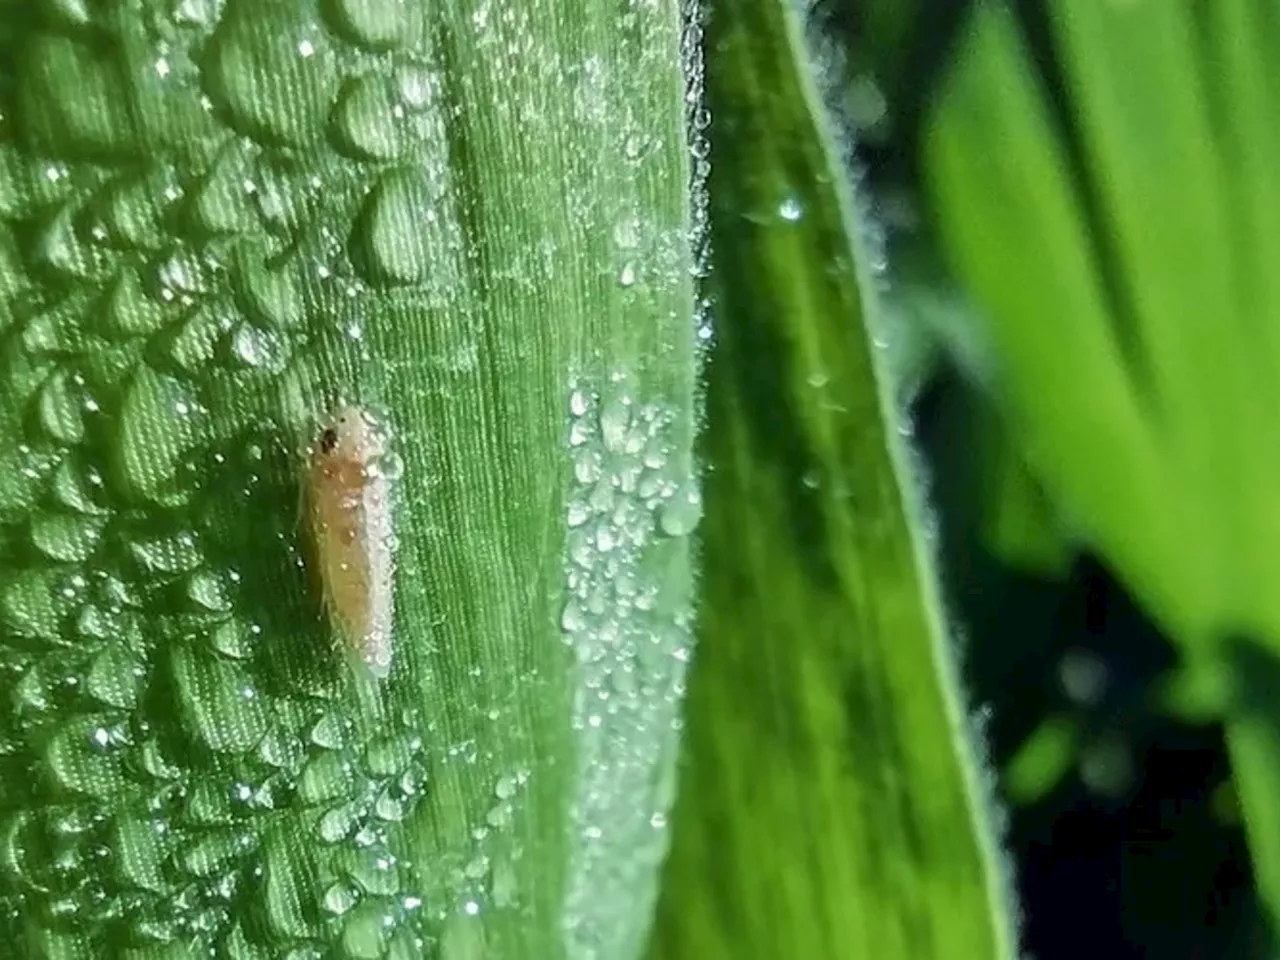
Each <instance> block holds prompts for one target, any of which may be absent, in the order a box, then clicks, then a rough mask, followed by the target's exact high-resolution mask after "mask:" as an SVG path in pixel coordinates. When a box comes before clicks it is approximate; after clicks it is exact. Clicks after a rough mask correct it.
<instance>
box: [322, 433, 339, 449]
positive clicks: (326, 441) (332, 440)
mask: <svg viewBox="0 0 1280 960" xmlns="http://www.w3.org/2000/svg"><path fill="white" fill-rule="evenodd" d="M337 445H338V431H337V430H335V429H333V427H329V428H328V429H327V430H325V432H324V433H322V434H320V452H321V453H333V448H334V447H336V446H337Z"/></svg>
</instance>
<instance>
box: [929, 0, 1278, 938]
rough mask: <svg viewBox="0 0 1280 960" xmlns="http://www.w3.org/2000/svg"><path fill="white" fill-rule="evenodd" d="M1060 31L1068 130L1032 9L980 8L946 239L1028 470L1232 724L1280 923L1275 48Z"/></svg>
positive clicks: (1168, 10)
mask: <svg viewBox="0 0 1280 960" xmlns="http://www.w3.org/2000/svg"><path fill="white" fill-rule="evenodd" d="M1046 25H1047V27H1048V30H1047V31H1046V33H1045V36H1044V37H1043V38H1042V39H1043V40H1045V41H1046V44H1047V49H1048V51H1050V52H1052V53H1053V54H1054V55H1055V56H1054V58H1049V57H1046V56H1040V57H1039V58H1038V59H1037V61H1035V62H1036V63H1038V64H1041V65H1043V64H1045V63H1047V62H1050V60H1051V59H1052V60H1056V65H1057V66H1059V67H1060V68H1061V70H1060V74H1061V75H1060V77H1059V78H1057V79H1058V80H1060V90H1059V92H1060V94H1061V97H1060V100H1061V106H1062V109H1058V110H1054V109H1053V108H1052V107H1051V104H1052V103H1054V101H1053V99H1052V98H1051V97H1050V96H1049V94H1048V90H1049V89H1050V83H1049V80H1048V78H1046V77H1045V76H1042V73H1041V71H1040V69H1039V68H1038V67H1037V66H1035V65H1033V59H1032V57H1031V55H1030V53H1029V51H1028V49H1027V46H1028V44H1027V40H1026V37H1025V36H1024V31H1023V28H1022V25H1021V24H1020V22H1019V20H1018V18H1017V17H1016V16H1015V15H1014V13H1013V9H1012V5H1011V4H1008V3H1003V2H997V0H988V2H983V3H980V4H978V5H977V7H976V9H975V14H974V18H973V22H972V30H971V32H970V34H969V35H968V36H967V37H966V38H965V42H964V44H963V45H962V48H961V51H960V56H959V59H958V62H957V63H956V65H955V69H954V72H953V75H952V76H951V77H950V78H949V80H948V83H947V85H946V89H945V90H944V91H943V94H942V96H941V97H940V98H939V100H938V104H937V109H936V112H935V114H934V116H933V117H932V118H931V122H930V125H929V130H928V132H927V136H926V150H925V166H926V169H927V171H928V175H929V180H930V185H931V189H932V191H933V194H934V198H935V206H936V210H937V218H938V226H939V228H940V233H941V235H942V236H943V238H944V241H945V245H946V247H947V250H948V253H949V254H950V257H951V259H952V261H953V263H954V264H955V266H956V270H957V273H958V274H959V275H960V277H961V278H962V280H963V281H964V283H965V285H966V287H967V288H968V290H969V292H970V293H971V294H972V296H973V298H974V300H975V301H976V302H977V303H978V305H979V306H980V307H981V309H982V311H983V313H984V314H985V316H986V318H987V321H988V326H989V332H990V335H991V336H990V341H991V343H992V344H993V355H994V356H995V359H996V363H997V366H998V367H999V370H1000V380H1001V390H1002V394H1003V400H1004V405H1005V412H1006V414H1007V417H1008V419H1009V421H1010V422H1011V423H1012V424H1013V425H1014V427H1015V432H1016V435H1017V441H1018V443H1019V444H1020V446H1021V447H1022V448H1023V449H1024V451H1025V452H1026V456H1027V460H1028V462H1029V464H1030V465H1031V466H1032V469H1033V470H1034V472H1035V473H1036V475H1037V476H1038V477H1039V478H1040V479H1041V480H1042V482H1043V484H1044V487H1045V489H1046V490H1047V491H1048V492H1049V494H1050V497H1051V499H1052V500H1053V502H1054V505H1055V506H1056V508H1057V510H1058V511H1059V512H1060V513H1061V514H1062V515H1063V516H1065V517H1066V518H1067V520H1068V522H1069V523H1070V524H1071V525H1072V527H1073V532H1075V533H1077V534H1080V535H1081V536H1082V538H1083V539H1085V540H1087V541H1088V542H1089V543H1090V544H1091V546H1092V547H1093V548H1094V549H1096V550H1098V551H1100V552H1101V553H1103V554H1104V555H1105V556H1106V558H1107V560H1108V562H1109V563H1110V565H1111V566H1112V567H1113V568H1114V569H1116V570H1117V571H1118V573H1119V574H1120V575H1121V576H1122V577H1123V578H1124V579H1125V580H1126V581H1127V583H1128V585H1129V586H1130V587H1131V588H1132V589H1133V590H1134V591H1135V593H1136V594H1137V595H1138V596H1139V597H1141V598H1142V600H1143V601H1144V603H1145V605H1146V606H1147V608H1148V609H1149V610H1150V611H1151V613H1152V614H1153V615H1154V616H1155V617H1156V618H1158V619H1159V620H1160V621H1161V622H1162V624H1163V625H1164V626H1165V627H1166V628H1167V629H1168V630H1169V632H1170V633H1171V635H1172V636H1173V637H1174V638H1175V639H1176V640H1177V641H1178V642H1179V643H1181V644H1182V645H1183V652H1184V662H1185V668H1184V669H1185V673H1184V675H1183V676H1181V677H1179V678H1176V679H1175V680H1174V681H1173V682H1172V683H1171V684H1169V685H1168V686H1167V688H1166V689H1165V690H1163V691H1161V692H1160V693H1159V695H1158V696H1159V697H1160V699H1162V700H1163V701H1164V702H1165V703H1166V704H1167V705H1170V706H1173V707H1175V708H1177V709H1180V710H1181V711H1183V712H1184V713H1185V714H1191V713H1194V714H1196V715H1198V716H1199V717H1200V718H1201V719H1225V720H1226V722H1227V733H1228V739H1229V742H1230V746H1231V754H1232V762H1233V773H1234V776H1235V778H1236V787H1237V789H1238V793H1239V796H1240V798H1241V802H1242V806H1243V810H1244V814H1245V821H1246V824H1247V826H1248V829H1249V836H1250V844H1251V854H1252V860H1253V864H1254V869H1255V871H1256V874H1257V879H1258V886H1259V890H1260V892H1261V894H1262V896H1263V897H1264V899H1265V900H1266V901H1267V903H1268V909H1269V910H1270V912H1271V914H1272V917H1273V919H1274V918H1275V917H1280V821H1278V820H1277V818H1276V816H1275V810H1276V809H1277V807H1278V806H1280V779H1278V778H1277V776H1276V770H1277V758H1278V757H1280V753H1277V751H1276V742H1277V735H1276V730H1277V729H1280V728H1278V727H1277V722H1276V717H1275V716H1274V711H1273V710H1270V709H1266V708H1264V706H1263V705H1264V704H1265V703H1266V702H1267V697H1268V696H1270V695H1271V693H1272V692H1273V691H1272V688H1273V687H1274V677H1273V676H1272V675H1273V674H1274V673H1275V662H1277V655H1278V654H1280V593H1277V591H1276V590H1275V583H1276V581H1277V578H1280V552H1278V551H1277V550H1276V535H1275V531H1276V530H1277V529H1278V523H1280V513H1278V511H1280V498H1277V497H1276V494H1275V489H1276V477H1277V476H1278V475H1280V454H1278V453H1277V451H1280V443H1277V435H1276V429H1277V428H1276V418H1275V415H1274V414H1275V410H1276V409H1277V408H1278V407H1280V393H1277V388H1276V385H1277V383H1280V377H1278V374H1280V278H1278V277H1277V274H1276V270H1275V260H1276V254H1277V251H1280V213H1278V212H1277V211H1278V210H1280V206H1278V205H1277V198H1278V197H1280V176H1278V175H1277V170H1280V140H1278V139H1277V136H1276V133H1275V122H1274V114H1275V109H1274V104H1275V102H1276V93H1277V91H1280V72H1278V71H1277V68H1276V65H1275V62H1274V57H1273V55H1272V54H1273V51H1274V49H1275V46H1276V43H1277V41H1278V40H1280V27H1278V25H1277V22H1276V20H1275V17H1274V16H1273V15H1272V14H1271V13H1270V12H1268V11H1267V10H1266V9H1265V8H1264V5H1261V4H1257V3H1254V2H1251V0H1224V2H1221V3H1213V4H1207V5H1206V4H1199V3H1195V2H1193V0H1178V2H1173V3H1162V4H1114V3H1112V4H1106V3H1103V4H1075V3H1067V2H1065V0H1060V2H1053V3H1050V4H1048V5H1047V20H1046ZM1055 86H1057V84H1055ZM1242 650H1246V651H1248V652H1247V655H1244V654H1242V653H1241V651H1242Z"/></svg>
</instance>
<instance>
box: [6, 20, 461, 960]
mask: <svg viewBox="0 0 1280 960" xmlns="http://www.w3.org/2000/svg"><path fill="white" fill-rule="evenodd" d="M109 6H110V5H104V4H94V3H88V4H86V3H83V2H76V0H73V2H70V3H65V2H54V3H52V4H44V5H43V7H44V8H47V10H46V12H47V13H48V14H49V15H48V16H46V17H41V18H35V19H34V20H33V21H32V22H31V24H28V25H24V26H23V28H22V30H23V31H24V33H23V38H22V39H23V46H24V49H26V50H27V51H28V52H29V53H30V54H31V56H29V57H27V58H25V61H24V63H21V64H16V65H14V66H13V69H12V70H11V71H10V73H9V74H7V77H8V80H9V81H10V82H8V83H7V84H6V85H5V89H4V90H3V91H0V327H3V328H4V333H5V343H4V350H5V364H6V377H5V387H6V391H7V395H6V396H7V399H6V400H5V402H4V403H3V404H0V557H3V560H4V577H3V578H0V579H2V581H3V582H0V652H3V653H4V654H5V656H4V657H3V658H0V661H2V665H0V701H2V702H3V703H5V704H7V705H8V706H7V707H6V708H5V709H3V710H0V779H3V780H4V781H5V783H6V784H7V786H6V799H7V800H8V801H9V806H8V807H7V808H6V810H5V811H3V812H0V831H3V832H4V837H5V841H6V845H5V850H6V854H5V856H4V857H2V858H0V943H5V944H10V943H15V942H17V939H18V937H17V935H16V934H15V935H14V936H10V933H12V932H13V931H14V930H17V929H19V927H18V926H14V925H19V924H20V929H21V937H22V942H23V943H24V944H26V945H27V946H28V947H30V949H31V951H32V952H33V955H49V956H59V957H67V958H78V957H89V956H102V955H115V954H114V953H104V952H103V951H104V949H108V948H104V947H102V944H104V943H109V944H110V947H109V950H115V949H116V946H117V944H121V943H126V942H127V943H128V944H129V945H130V950H128V951H126V952H129V953H130V955H134V954H133V952H132V948H135V947H136V955H137V956H143V955H146V956H151V955H157V956H158V955H161V954H163V955H165V956H170V955H173V956H178V955H182V956H185V955H187V954H188V952H189V953H190V954H191V955H195V954H196V953H200V954H201V955H205V954H208V955H213V954H214V953H217V954H218V955H225V956H244V957H248V956H285V955H288V956H292V957H294V958H295V960H301V958H302V957H305V956H313V955H314V956H319V955H320V954H321V953H322V952H323V951H322V948H321V947H320V946H318V944H319V943H321V942H323V943H325V944H326V945H327V946H326V947H325V948H324V949H326V950H327V949H329V947H328V945H331V944H332V943H334V942H337V943H339V944H340V947H339V949H338V953H339V954H341V955H343V956H348V957H365V956H384V955H392V956H420V955H422V952H423V949H424V948H423V939H422V937H421V936H420V935H419V931H420V930H421V929H422V928H423V927H422V924H421V923H420V921H419V920H418V919H417V916H418V914H419V913H420V912H421V911H420V908H421V906H422V904H421V899H422V898H421V897H420V896H419V893H420V891H418V890H417V888H416V887H415V886H414V878H413V877H412V876H411V875H412V871H411V870H409V869H408V866H407V865H406V864H405V863H404V862H403V860H402V859H397V857H396V855H395V853H394V851H393V848H394V846H395V842H396V837H397V834H398V831H399V830H400V829H401V828H400V824H401V822H402V821H403V820H405V819H406V818H408V817H410V816H411V815H412V813H413V810H414V809H415V807H416V805H417V804H419V803H420V802H421V800H422V798H423V794H424V791H425V789H426V782H425V767H424V760H423V756H422V752H423V749H424V748H423V746H422V741H421V739H420V737H419V736H418V731H420V730H421V726H420V725H419V724H418V723H417V721H416V720H404V721H403V722H400V720H399V719H397V720H395V721H393V722H391V723H388V724H386V725H385V726H384V727H383V728H381V729H378V730H367V729H357V728H356V727H355V726H353V725H352V724H351V723H350V722H349V721H347V720H346V719H344V718H345V717H349V716H351V715H352V714H356V713H359V711H358V710H357V709H356V706H355V705H354V704H352V703H351V702H349V701H344V700H343V699H341V694H340V693H339V692H335V691H333V690H329V691H327V692H324V691H319V690H318V688H317V689H313V688H312V686H311V685H310V681H309V680H308V681H302V680H297V679H296V677H294V676H293V675H292V674H289V675H288V676H287V677H286V676H285V674H284V673H279V674H276V675H274V680H275V681H276V682H273V683H264V682H263V680H264V663H266V662H268V661H273V659H279V658H277V657H276V654H275V652H274V651H278V650H279V649H281V648H282V647H284V646H286V645H287V644H286V643H285V639H286V638H283V637H282V636H281V635H280V633H281V631H280V630H279V629H278V623H277V624H275V625H274V626H273V624H272V623H271V622H270V621H269V620H268V619H267V618H259V617H257V616H256V615H255V614H251V613H249V611H250V610H251V609H252V608H251V606H250V605H249V604H248V603H247V602H246V599H245V597H246V593H247V592H248V590H249V588H256V589H258V590H259V591H260V592H261V591H262V590H263V586H262V584H259V583H254V582H253V581H254V580H255V579H257V577H256V576H255V575H256V574H258V573H260V572H261V571H262V570H264V569H266V567H267V566H268V565H266V564H263V565H260V566H258V567H254V566H253V565H252V564H250V563H244V564H243V565H242V563H241V560H242V558H243V559H245V560H253V559H255V558H256V555H257V554H258V553H260V552H261V548H262V543H261V542H253V543H251V544H249V545H248V546H246V545H244V544H237V543H235V542H234V537H235V535H236V533H235V531H236V530H237V529H239V530H245V529H248V528H252V530H253V533H254V534H255V535H257V534H260V533H261V530H262V529H264V528H265V527H266V526H268V525H269V522H270V521H272V520H274V519H277V518H276V516H275V515H276V514H278V513H279V512H280V510H279V507H278V503H279V502H286V503H288V502H289V501H288V498H287V497H284V496H278V494H280V490H278V489H277V490H276V491H275V492H274V494H273V495H263V494H262V491H263V490H264V488H266V487H268V486H270V485H271V484H272V483H273V482H274V481H272V480H271V477H270V473H271V471H270V470H268V469H266V468H265V467H264V466H263V464H262V463H261V462H259V461H261V459H262V457H261V450H260V449H258V448H257V447H256V444H250V443H248V442H247V441H246V440H244V437H245V436H246V435H247V434H248V433H251V432H252V431H254V430H257V429H259V428H260V427H261V421H260V417H259V413H260V408H259V406H258V405H257V400H258V399H261V398H262V397H263V396H265V395H267V394H269V393H270V392H271V391H272V390H274V389H275V387H277V386H279V385H280V383H281V381H282V380H284V379H285V378H287V377H289V376H291V375H292V373H293V372H294V370H295V368H296V366H297V365H298V363H299V362H300V360H299V358H300V357H303V356H305V355H306V353H307V351H309V350H310V349H311V347H312V345H313V342H314V341H315V340H316V339H318V338H319V337H320V336H321V335H322V334H329V333H333V332H335V331H341V332H342V335H344V336H346V337H348V338H352V339H360V337H361V332H360V328H359V327H357V326H355V325H354V317H355V316H356V315H357V314H358V310H357V306H358V305H346V304H347V301H350V300H352V299H353V298H354V295H355V294H356V293H359V292H361V291H363V290H365V289H366V288H367V287H368V286H382V287H384V288H386V287H393V286H398V285H407V284H417V290H418V292H419V293H425V294H426V295H427V296H428V297H430V296H431V295H432V294H433V293H439V292H440V291H441V290H442V289H443V287H444V285H446V284H447V281H448V279H449V277H450V274H449V273H448V271H446V270H442V269H435V267H436V265H437V263H438V261H440V260H443V261H444V262H446V263H447V262H452V261H450V260H449V258H448V257H443V258H442V257H440V256H439V254H440V252H441V249H442V248H444V247H447V246H448V245H449V244H450V243H452V242H453V238H454V236H455V233H456V231H453V232H450V229H449V228H448V227H447V225H443V226H442V225H441V224H439V223H435V222H428V223H426V224H424V223H422V222H421V219H420V218H419V217H418V216H417V212H418V211H420V210H421V209H422V208H423V207H424V206H426V207H428V208H429V210H430V211H431V214H430V215H431V216H432V217H434V216H435V209H436V208H435V207H434V206H431V205H430V204H428V203H427V202H426V201H429V200H433V199H436V198H438V197H439V196H440V195H441V194H442V192H443V190H444V184H443V181H442V179H441V177H442V175H443V170H444V165H443V160H442V159H441V158H442V157H443V156H445V154H444V152H442V151H440V150H437V149H436V146H438V145H439V144H441V143H443V142H444V112H443V107H442V105H441V97H440V77H439V74H438V69H437V67H436V65H435V61H434V60H433V59H432V55H431V51H430V50H429V49H427V47H428V45H427V44H425V43H422V42H419V40H420V38H421V36H422V34H421V31H418V30H417V29H416V27H417V25H419V19H416V18H420V16H421V11H420V10H419V8H418V7H417V6H415V5H412V4H405V3H402V2H400V0H333V2H331V3H329V2H326V3H319V4H314V3H308V4H301V5H289V4H265V5H256V4H247V5H246V4H228V3H225V2H224V0H179V2H174V3H170V4H152V5H150V6H151V7H154V8H155V9H154V10H150V11H149V13H148V14H147V16H145V17H142V18H141V19H139V18H138V17H134V16H133V15H132V14H131V15H129V16H118V15H117V12H116V11H114V10H108V9H107V8H108V7H109ZM162 8H163V9H162ZM152 14H154V16H152ZM144 21H145V25H144ZM122 31H129V33H128V36H127V37H126V36H124V35H123V34H122ZM146 36H150V37H151V38H152V42H153V48H152V49H150V50H147V49H146V48H145V47H146V43H145V40H144V37H146ZM245 63H256V64H257V65H258V66H259V67H261V69H257V70H245V69H244V64H245ZM282 76H286V77H289V78H290V81H291V82H290V83H289V84H287V85H285V86H281V85H280V84H279V83H277V82H276V81H277V80H278V78H279V77H282ZM286 87H287V89H286ZM206 91H207V92H206ZM81 100H83V101H84V102H86V103H92V104H94V105H95V109H94V110H89V111H85V110H81V109H78V108H77V107H76V105H75V104H76V102H79V101H81ZM73 101H74V102H73ZM58 104H61V106H60V107H59V106H57V105H58ZM31 105H37V106H38V109H34V110H33V109H31V108H30V107H31ZM43 105H54V107H55V108H50V109H44V106H43ZM98 107H101V110H98V109H97V108H98ZM157 108H162V109H159V110H157ZM102 111H106V112H105V113H103V112H102ZM158 113H164V114H165V115H166V116H168V117H170V119H172V120H173V123H174V126H172V127H170V128H168V130H167V132H164V133H162V132H160V131H158V130H156V129H151V128H150V127H148V129H147V130H146V131H145V132H144V131H143V130H142V129H141V128H140V127H139V126H138V123H139V122H140V121H138V120H137V118H138V117H141V116H144V115H153V116H154V115H158ZM17 130H22V131H23V134H24V135H23V137H21V138H17V137H15V136H14V131H17ZM178 131H180V132H178ZM173 134H176V135H177V136H179V137H180V138H181V148H180V149H178V147H177V142H176V141H169V140H167V139H166V138H167V137H169V136H170V135H173ZM155 136H159V137H160V138H161V140H162V141H164V144H162V145H164V149H159V150H153V151H150V152H149V153H144V154H138V153H137V148H138V146H139V144H140V143H142V142H143V141H144V140H145V141H147V142H149V143H150V142H152V140H153V138H154V137H155ZM157 142H158V141H157ZM33 146H34V147H35V149H38V150H39V154H38V155H37V154H35V153H32V152H31V149H32V147H33ZM175 151H176V152H175ZM135 155H137V156H135ZM179 156H180V157H181V160H179V159H177V158H178V157H179ZM84 157H93V158H94V160H93V162H92V163H89V162H82V159H81V158H84ZM113 158H125V159H126V161H127V162H120V163H113V162H112V161H113ZM128 158H134V159H128ZM20 233H21V235H22V236H23V237H27V238H28V240H25V241H24V243H23V244H22V245H21V246H22V247H23V248H24V249H23V255H22V256H21V257H19V256H18V255H17V251H18V250H19V244H18V243H17V238H18V236H19V234H20ZM26 248H29V249H26ZM357 249H358V250H359V251H360V254H361V256H360V257H353V256H351V255H350V254H349V251H352V250H357ZM28 254H29V255H28ZM428 261H430V262H431V263H432V265H433V270H432V271H430V272H428V271H426V269H425V266H424V264H425V263H426V262H428ZM318 299H319V300H320V301H322V302H323V303H324V307H325V308H324V309H322V310H317V309H316V303H317V300H318ZM335 302H337V303H338V304H339V306H338V307H335V306H334V304H335ZM344 309H345V311H346V312H345V313H344V312H343V311H344ZM335 315H336V316H335ZM320 327H323V328H324V329H323V330H321V329H319V328H320ZM330 327H332V328H333V329H332V330H330V329H329V328H330ZM250 398H254V399H250ZM250 411H252V412H250ZM230 438H235V439H234V441H233V442H228V440H230ZM206 454H208V456H206ZM206 468H208V469H206ZM389 469H394V466H392V467H390V468H389ZM210 470H213V471H214V473H216V475H217V476H218V477H219V480H218V481H210V480H209V479H208V477H209V476H211V475H213V474H211V473H210ZM224 484H225V485H224ZM289 492H290V493H291V492H292V490H290V491H289ZM197 504H198V505H199V508H197V506H196V505H197ZM263 505H265V506H263ZM290 506H292V504H291V503H290ZM287 509H288V507H286V510H287ZM255 510H260V511H261V512H259V513H254V511H255ZM264 514H265V516H264ZM251 515H252V516H251ZM206 516H207V517H209V518H211V522H209V523H205V522H204V518H205V517H206ZM292 519H293V518H292V517H291V516H289V517H287V518H286V519H285V520H284V522H285V523H286V524H287V523H289V522H290V521H291V520H292ZM224 520H225V522H224ZM251 520H253V521H259V520H266V521H267V523H256V524H255V523H251V522H250V521H251ZM213 521H216V522H213ZM271 576H273V574H270V573H268V574H267V577H266V578H265V579H269V578H270V577H271ZM269 586H270V587H272V588H274V587H275V586H276V584H274V583H271V584H269ZM281 593H283V591H281ZM283 599H284V598H283V597H282V596H278V595H273V596H272V597H271V598H270V600H271V603H272V604H273V605H274V606H275V607H276V608H277V612H278V608H279V606H280V604H281V603H282V602H283ZM282 619H287V618H282ZM299 817H301V818H302V819H303V820H304V825H305V830H304V831H299V829H298V823H297V821H298V819H299ZM120 949H124V948H123V947H121V948H120ZM397 950H398V951H399V952H398V953H397ZM0 952H2V951H0Z"/></svg>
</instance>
